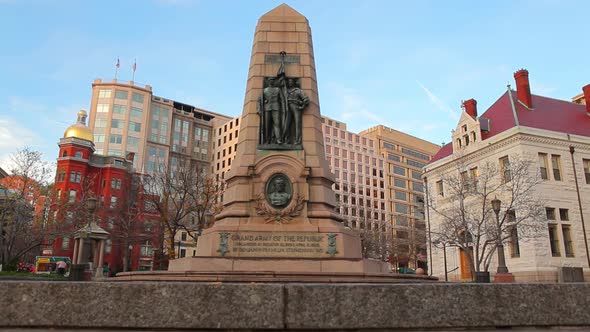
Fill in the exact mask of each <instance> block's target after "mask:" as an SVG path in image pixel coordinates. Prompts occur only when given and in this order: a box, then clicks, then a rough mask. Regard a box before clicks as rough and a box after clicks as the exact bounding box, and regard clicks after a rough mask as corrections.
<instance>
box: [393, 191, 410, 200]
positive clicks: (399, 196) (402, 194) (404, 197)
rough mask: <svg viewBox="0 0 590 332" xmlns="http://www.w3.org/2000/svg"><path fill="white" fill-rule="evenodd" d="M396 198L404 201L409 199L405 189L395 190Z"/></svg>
mask: <svg viewBox="0 0 590 332" xmlns="http://www.w3.org/2000/svg"><path fill="white" fill-rule="evenodd" d="M395 199H399V200H402V201H407V200H408V196H407V194H406V193H405V192H403V191H396V192H395Z"/></svg>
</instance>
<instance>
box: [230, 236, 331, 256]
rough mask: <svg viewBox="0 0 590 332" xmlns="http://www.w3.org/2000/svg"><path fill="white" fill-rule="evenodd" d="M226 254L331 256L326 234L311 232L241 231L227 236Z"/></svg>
mask: <svg viewBox="0 0 590 332" xmlns="http://www.w3.org/2000/svg"><path fill="white" fill-rule="evenodd" d="M228 250H229V253H228V256H241V257H302V258H310V257H312V258H313V257H324V258H325V257H333V256H334V254H331V253H330V252H328V234H322V233H311V232H241V233H232V234H231V235H230V236H229V243H228Z"/></svg>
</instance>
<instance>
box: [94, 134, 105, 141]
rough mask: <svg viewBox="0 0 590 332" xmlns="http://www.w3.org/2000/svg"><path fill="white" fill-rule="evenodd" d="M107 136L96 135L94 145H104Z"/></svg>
mask: <svg viewBox="0 0 590 332" xmlns="http://www.w3.org/2000/svg"><path fill="white" fill-rule="evenodd" d="M104 138H105V135H94V143H104Z"/></svg>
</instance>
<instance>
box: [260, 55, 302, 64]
mask: <svg viewBox="0 0 590 332" xmlns="http://www.w3.org/2000/svg"><path fill="white" fill-rule="evenodd" d="M284 59H285V60H284V61H285V62H284V63H299V55H286V56H285V58H284ZM282 61H283V59H282V58H281V55H280V54H266V55H265V56H264V62H265V63H281V62H282Z"/></svg>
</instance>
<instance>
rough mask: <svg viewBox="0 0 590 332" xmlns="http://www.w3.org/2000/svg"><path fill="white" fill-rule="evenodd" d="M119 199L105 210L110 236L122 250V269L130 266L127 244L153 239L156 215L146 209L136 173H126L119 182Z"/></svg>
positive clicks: (126, 269) (125, 269)
mask: <svg viewBox="0 0 590 332" xmlns="http://www.w3.org/2000/svg"><path fill="white" fill-rule="evenodd" d="M120 189H121V192H122V195H120V197H119V198H120V199H119V200H117V202H116V206H112V207H110V208H111V209H109V210H108V211H106V212H105V217H106V218H108V224H109V226H108V228H109V232H110V237H111V239H113V240H117V242H118V243H119V244H120V247H121V250H122V256H123V257H122V259H123V271H125V272H126V271H128V270H129V268H130V251H129V246H131V245H136V244H140V243H144V242H146V241H153V240H154V237H155V236H156V234H155V232H156V230H157V228H156V227H154V225H153V224H152V221H153V220H154V219H157V216H156V215H155V214H153V213H150V212H149V211H146V209H145V207H144V204H143V192H142V190H141V188H140V178H139V176H138V175H137V174H128V175H127V178H126V179H124V180H123V181H122V184H121V188H120Z"/></svg>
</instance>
